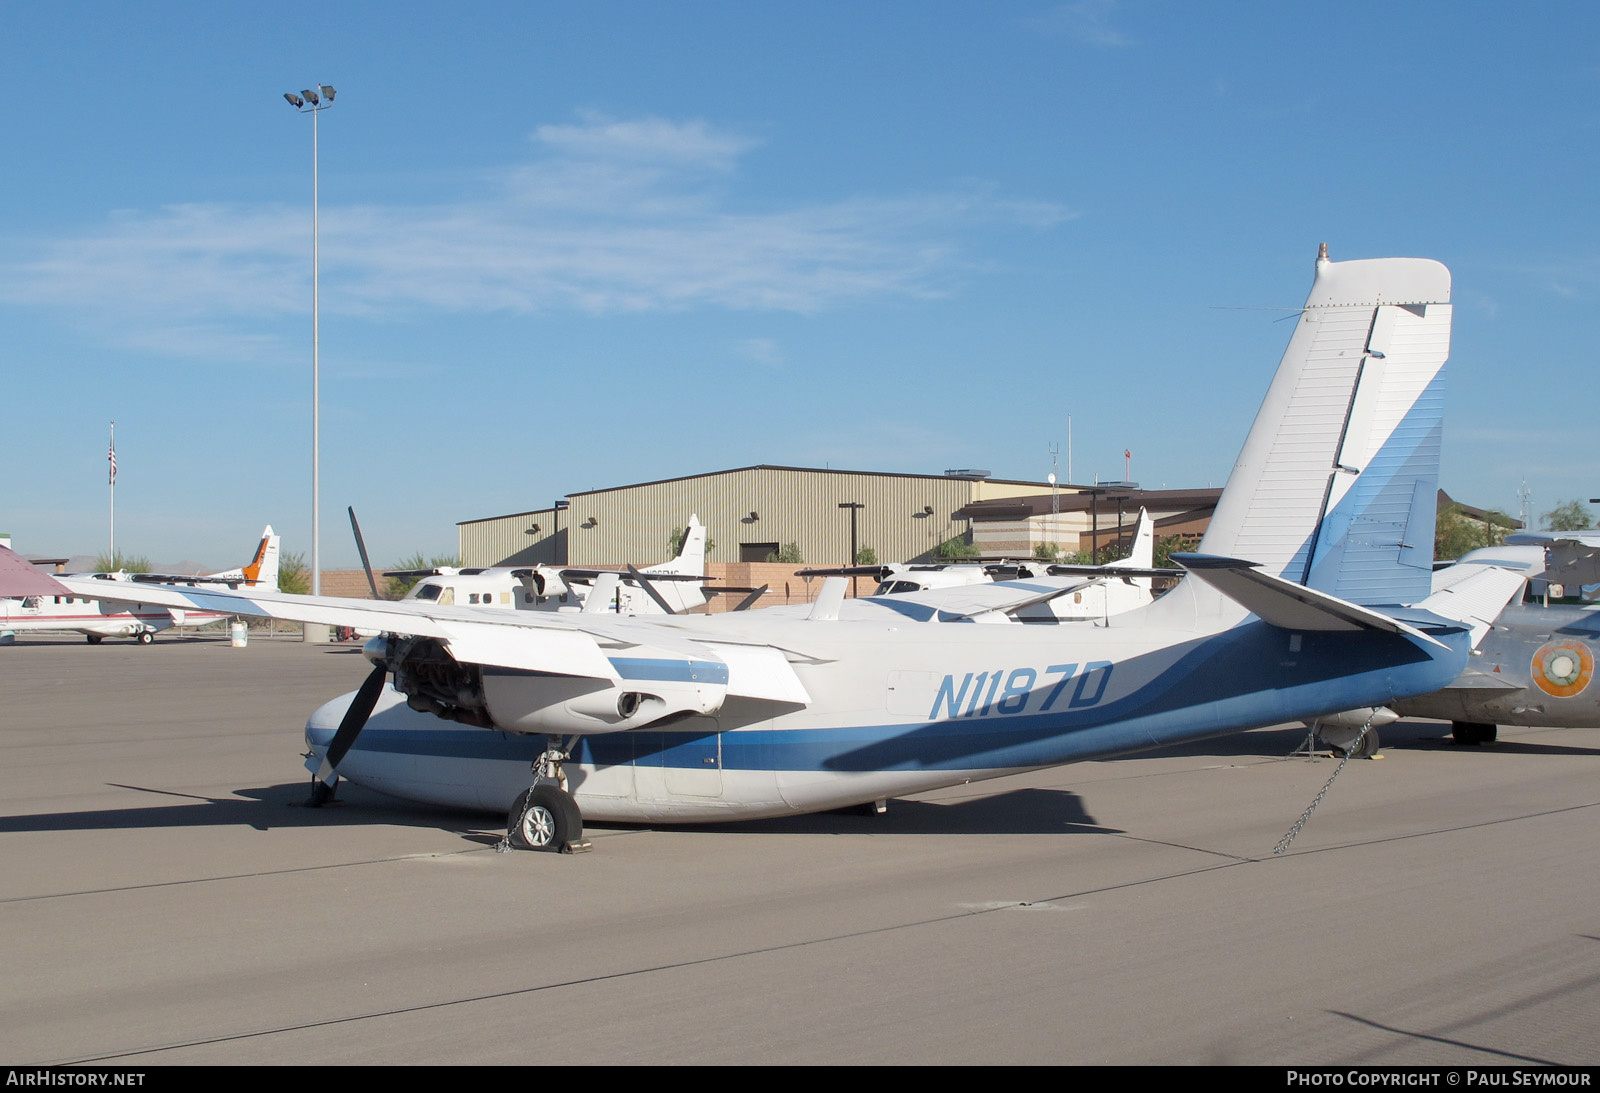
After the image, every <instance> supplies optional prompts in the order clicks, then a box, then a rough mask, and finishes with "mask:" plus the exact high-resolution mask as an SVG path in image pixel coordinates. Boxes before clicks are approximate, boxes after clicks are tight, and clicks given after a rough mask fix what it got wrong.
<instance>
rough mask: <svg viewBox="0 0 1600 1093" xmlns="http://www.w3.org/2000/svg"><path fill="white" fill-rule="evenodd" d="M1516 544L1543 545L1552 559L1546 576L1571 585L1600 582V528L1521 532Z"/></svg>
mask: <svg viewBox="0 0 1600 1093" xmlns="http://www.w3.org/2000/svg"><path fill="white" fill-rule="evenodd" d="M1506 542H1507V543H1510V544H1511V545H1512V546H1542V547H1544V548H1545V551H1546V557H1547V559H1548V561H1549V568H1547V569H1546V570H1545V572H1544V574H1543V576H1544V577H1545V578H1546V579H1547V580H1552V581H1560V582H1561V583H1562V584H1564V585H1567V586H1568V587H1572V586H1583V585H1591V584H1600V531H1519V532H1517V533H1516V534H1515V535H1507V536H1506Z"/></svg>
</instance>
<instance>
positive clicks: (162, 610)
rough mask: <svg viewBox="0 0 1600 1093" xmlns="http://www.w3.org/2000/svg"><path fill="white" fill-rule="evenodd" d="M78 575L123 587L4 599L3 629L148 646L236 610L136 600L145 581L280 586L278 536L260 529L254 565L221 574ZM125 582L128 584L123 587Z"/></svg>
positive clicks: (0, 603) (0, 612)
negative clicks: (121, 640)
mask: <svg viewBox="0 0 1600 1093" xmlns="http://www.w3.org/2000/svg"><path fill="white" fill-rule="evenodd" d="M76 576H77V577H79V578H80V579H93V580H97V581H113V582H118V584H119V587H107V586H105V585H99V586H94V587H93V590H92V593H91V594H88V595H85V594H84V590H80V591H78V592H75V593H72V594H65V593H63V592H61V591H60V590H58V591H56V592H53V593H50V594H42V593H41V594H31V595H25V596H21V597H12V598H0V630H13V631H32V632H37V631H54V632H66V633H79V634H84V635H86V636H87V637H88V639H89V644H91V645H99V644H100V643H101V642H102V641H104V640H105V639H106V638H108V637H131V638H133V639H134V640H136V641H137V642H139V644H141V645H149V644H150V643H151V642H152V641H154V640H155V636H156V634H157V633H158V632H160V631H162V630H167V629H170V628H172V627H174V626H204V625H205V624H206V623H208V622H217V621H219V620H221V619H225V618H228V617H229V616H230V615H231V614H232V612H230V611H224V612H220V613H219V612H216V611H203V610H195V609H193V608H184V607H160V606H157V605H155V604H149V603H144V602H135V598H136V597H138V596H139V595H140V592H141V590H142V587H143V585H144V583H145V582H149V581H162V582H170V581H181V582H189V581H207V582H214V583H220V584H229V585H234V586H238V585H244V586H246V587H249V588H262V589H268V588H270V589H274V590H276V589H277V587H278V536H277V534H276V533H275V532H274V531H273V530H272V526H271V525H270V524H269V525H268V526H267V528H266V529H265V530H264V531H263V532H262V533H261V543H260V545H258V546H257V547H256V553H255V557H254V558H252V559H251V560H250V564H249V565H245V566H240V567H239V568H237V569H230V570H226V571H224V572H222V573H211V574H207V575H204V576H188V575H183V574H156V573H127V572H121V571H119V572H116V573H92V574H78V575H76ZM121 584H126V585H129V586H130V587H120V585H121ZM132 586H137V587H132Z"/></svg>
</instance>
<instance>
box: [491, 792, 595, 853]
mask: <svg viewBox="0 0 1600 1093" xmlns="http://www.w3.org/2000/svg"><path fill="white" fill-rule="evenodd" d="M506 837H507V838H508V839H510V841H511V845H512V846H515V847H517V848H518V849H519V850H542V851H544V852H546V853H550V854H560V853H564V852H566V851H567V849H568V848H569V847H570V846H571V845H572V844H573V843H577V842H582V841H583V814H582V813H581V812H579V811H578V802H577V801H574V800H573V799H572V795H571V794H569V793H566V792H564V791H562V790H560V789H558V788H556V787H555V786H552V785H537V786H532V787H530V788H528V789H526V790H523V791H522V794H521V795H520V796H518V797H517V801H516V804H514V805H512V806H511V811H510V813H509V814H508V815H507V816H506Z"/></svg>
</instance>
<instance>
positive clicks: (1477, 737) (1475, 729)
mask: <svg viewBox="0 0 1600 1093" xmlns="http://www.w3.org/2000/svg"><path fill="white" fill-rule="evenodd" d="M1450 735H1451V737H1453V738H1454V739H1455V742H1456V743H1457V744H1466V745H1468V746H1473V745H1477V744H1493V743H1494V742H1495V740H1496V739H1497V738H1498V737H1499V735H1500V727H1499V726H1498V725H1485V724H1483V723H1482V722H1479V721H1452V722H1450Z"/></svg>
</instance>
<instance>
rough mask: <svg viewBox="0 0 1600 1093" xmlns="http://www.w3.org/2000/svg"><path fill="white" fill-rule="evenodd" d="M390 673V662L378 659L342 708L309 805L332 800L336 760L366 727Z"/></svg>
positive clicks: (335, 780)
mask: <svg viewBox="0 0 1600 1093" xmlns="http://www.w3.org/2000/svg"><path fill="white" fill-rule="evenodd" d="M388 675H389V666H388V664H386V663H385V662H384V661H382V660H379V661H378V662H377V663H376V664H374V665H373V667H372V671H371V672H369V673H368V674H367V678H366V679H364V680H362V681H361V687H360V689H359V690H357V691H356V696H355V698H353V699H351V700H350V708H349V709H347V710H345V712H344V717H342V718H340V720H339V728H338V730H337V731H335V732H334V734H333V740H332V741H331V742H330V743H329V744H328V752H327V754H326V755H324V756H323V758H322V765H321V767H319V768H318V770H317V773H316V779H315V781H313V782H312V784H311V799H310V800H309V801H307V802H306V804H307V805H309V806H311V807H312V808H320V807H321V806H322V805H325V804H327V803H328V802H329V801H331V800H333V793H334V787H335V786H337V785H338V784H339V761H340V760H342V759H343V758H344V756H345V753H346V752H347V751H349V750H350V746H351V745H352V744H354V743H355V742H356V737H358V736H360V735H361V730H362V729H363V728H365V727H366V724H367V718H369V717H371V716H372V711H373V709H374V708H376V707H377V705H378V696H379V695H381V694H382V693H383V685H384V682H385V681H386V680H387V678H388Z"/></svg>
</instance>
